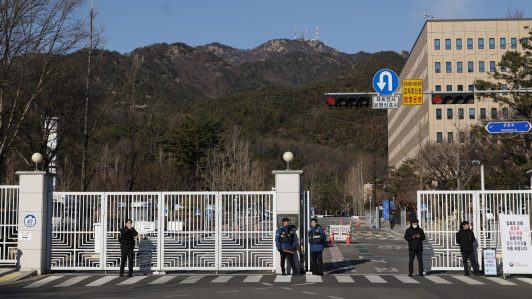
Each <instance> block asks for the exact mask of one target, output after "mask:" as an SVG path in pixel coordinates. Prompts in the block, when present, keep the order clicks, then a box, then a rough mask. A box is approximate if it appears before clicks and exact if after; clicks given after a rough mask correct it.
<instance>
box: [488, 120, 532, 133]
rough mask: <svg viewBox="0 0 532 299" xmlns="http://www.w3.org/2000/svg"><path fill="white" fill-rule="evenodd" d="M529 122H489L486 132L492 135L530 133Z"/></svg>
mask: <svg viewBox="0 0 532 299" xmlns="http://www.w3.org/2000/svg"><path fill="white" fill-rule="evenodd" d="M531 127H532V126H531V125H530V122H529V121H526V120H525V121H500V122H499V121H498V122H489V123H488V124H487V125H486V131H488V133H491V134H501V133H528V132H529V131H530V128H531Z"/></svg>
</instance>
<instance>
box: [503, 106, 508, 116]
mask: <svg viewBox="0 0 532 299" xmlns="http://www.w3.org/2000/svg"><path fill="white" fill-rule="evenodd" d="M502 116H503V117H504V118H508V116H509V113H508V108H506V107H505V108H502Z"/></svg>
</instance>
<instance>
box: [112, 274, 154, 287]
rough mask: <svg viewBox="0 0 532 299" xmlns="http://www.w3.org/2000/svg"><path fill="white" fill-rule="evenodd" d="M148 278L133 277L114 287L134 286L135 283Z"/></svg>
mask: <svg viewBox="0 0 532 299" xmlns="http://www.w3.org/2000/svg"><path fill="white" fill-rule="evenodd" d="M146 277H148V276H134V277H130V278H128V279H126V280H124V281H122V282H121V283H118V284H116V285H119V286H125V285H132V284H136V283H137V282H139V281H141V280H143V279H144V278H146Z"/></svg>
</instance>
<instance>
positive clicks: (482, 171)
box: [471, 160, 486, 191]
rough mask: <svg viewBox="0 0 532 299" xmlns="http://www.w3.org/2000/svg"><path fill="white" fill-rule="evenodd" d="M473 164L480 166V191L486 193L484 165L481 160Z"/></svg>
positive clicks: (474, 161)
mask: <svg viewBox="0 0 532 299" xmlns="http://www.w3.org/2000/svg"><path fill="white" fill-rule="evenodd" d="M471 163H473V164H474V165H480V190H482V191H484V190H485V189H486V188H485V185H484V165H483V164H482V162H480V161H479V160H473V161H471Z"/></svg>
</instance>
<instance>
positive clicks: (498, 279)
mask: <svg viewBox="0 0 532 299" xmlns="http://www.w3.org/2000/svg"><path fill="white" fill-rule="evenodd" d="M486 279H489V280H491V281H493V282H496V283H498V284H500V285H503V286H514V285H515V283H513V282H511V281H508V280H504V279H502V278H498V277H486Z"/></svg>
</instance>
